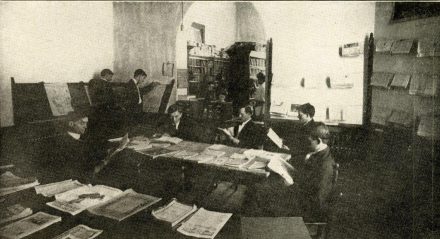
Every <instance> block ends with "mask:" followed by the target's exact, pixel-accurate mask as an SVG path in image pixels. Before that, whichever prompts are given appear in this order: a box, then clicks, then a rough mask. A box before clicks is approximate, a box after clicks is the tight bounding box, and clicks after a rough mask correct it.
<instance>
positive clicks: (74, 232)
mask: <svg viewBox="0 0 440 239" xmlns="http://www.w3.org/2000/svg"><path fill="white" fill-rule="evenodd" d="M102 232H103V231H102V230H98V229H93V228H90V227H88V226H86V225H82V224H80V225H78V226H76V227H74V228H71V229H69V230H68V231H65V232H63V233H62V234H60V235H58V236H56V237H54V238H53V239H92V238H95V237H97V236H99V234H101V233H102Z"/></svg>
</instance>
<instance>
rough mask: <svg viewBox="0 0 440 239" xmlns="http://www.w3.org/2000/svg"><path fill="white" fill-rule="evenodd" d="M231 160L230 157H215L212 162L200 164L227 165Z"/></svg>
mask: <svg viewBox="0 0 440 239" xmlns="http://www.w3.org/2000/svg"><path fill="white" fill-rule="evenodd" d="M229 160H230V159H229V157H224V156H221V157H214V158H213V159H212V160H209V161H200V162H199V163H205V164H213V165H225V164H226V162H228V161H229Z"/></svg>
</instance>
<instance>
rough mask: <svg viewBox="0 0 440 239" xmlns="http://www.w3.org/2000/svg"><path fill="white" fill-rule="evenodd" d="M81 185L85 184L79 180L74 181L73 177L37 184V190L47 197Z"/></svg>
mask: <svg viewBox="0 0 440 239" xmlns="http://www.w3.org/2000/svg"><path fill="white" fill-rule="evenodd" d="M81 186H84V184H82V183H80V182H78V181H77V180H75V181H73V180H72V179H68V180H64V181H60V182H54V183H48V184H43V185H38V186H35V192H36V193H37V194H41V195H43V196H45V197H53V196H55V195H56V194H60V193H63V192H67V191H69V190H72V189H75V188H79V187H81Z"/></svg>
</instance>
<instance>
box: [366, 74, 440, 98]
mask: <svg viewBox="0 0 440 239" xmlns="http://www.w3.org/2000/svg"><path fill="white" fill-rule="evenodd" d="M439 80H440V79H439V75H437V74H425V73H417V74H401V73H391V72H374V73H373V76H372V77H371V83H370V85H372V86H377V87H383V88H387V89H389V88H391V87H397V88H402V89H407V88H408V85H409V94H410V95H421V96H437V95H438V91H439V84H438V82H439Z"/></svg>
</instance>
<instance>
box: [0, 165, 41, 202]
mask: <svg viewBox="0 0 440 239" xmlns="http://www.w3.org/2000/svg"><path fill="white" fill-rule="evenodd" d="M38 184H40V183H39V182H38V180H37V179H36V178H34V177H27V178H22V177H19V176H16V175H14V174H13V173H11V172H9V171H6V172H4V173H3V174H2V175H1V176H0V196H4V195H8V194H11V193H15V192H18V191H21V190H25V189H28V188H32V187H34V186H36V185H38Z"/></svg>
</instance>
